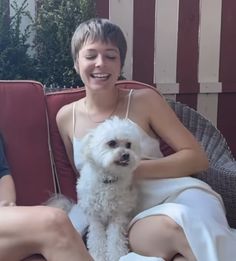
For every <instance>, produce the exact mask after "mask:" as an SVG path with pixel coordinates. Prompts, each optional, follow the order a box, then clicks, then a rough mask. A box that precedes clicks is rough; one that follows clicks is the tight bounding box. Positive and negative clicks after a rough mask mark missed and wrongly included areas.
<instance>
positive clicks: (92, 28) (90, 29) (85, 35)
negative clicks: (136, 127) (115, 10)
mask: <svg viewBox="0 0 236 261" xmlns="http://www.w3.org/2000/svg"><path fill="white" fill-rule="evenodd" d="M98 40H100V41H102V42H105V43H108V42H110V43H112V44H113V45H114V46H116V47H117V48H118V49H119V52H120V61H121V68H122V67H123V66H124V63H125V57H126V52H127V43H126V39H125V36H124V34H123V32H122V30H121V29H120V27H119V26H118V25H116V24H113V23H112V22H111V21H109V20H108V19H103V18H92V19H90V20H88V21H85V22H83V23H81V24H80V25H79V26H78V27H77V29H76V30H75V32H74V34H73V36H72V40H71V53H72V57H73V61H74V63H75V61H76V58H77V55H78V52H79V51H80V50H81V48H82V47H83V45H84V44H85V43H87V42H88V41H91V42H94V41H98Z"/></svg>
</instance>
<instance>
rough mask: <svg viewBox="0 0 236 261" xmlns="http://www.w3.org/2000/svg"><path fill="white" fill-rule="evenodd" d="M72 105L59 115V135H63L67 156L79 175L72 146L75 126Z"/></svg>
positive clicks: (59, 112)
mask: <svg viewBox="0 0 236 261" xmlns="http://www.w3.org/2000/svg"><path fill="white" fill-rule="evenodd" d="M71 107H72V106H71V104H69V105H65V106H63V107H62V108H61V109H60V110H59V111H58V113H57V116H56V122H57V126H58V130H59V133H60V135H61V138H62V141H63V143H64V146H65V150H66V154H67V156H68V159H69V161H70V164H71V166H72V168H73V170H74V172H75V173H78V172H77V170H76V168H75V165H74V160H73V146H72V140H71V139H72V136H73V134H72V133H73V124H72V112H71Z"/></svg>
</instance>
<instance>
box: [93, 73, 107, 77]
mask: <svg viewBox="0 0 236 261" xmlns="http://www.w3.org/2000/svg"><path fill="white" fill-rule="evenodd" d="M92 76H93V77H94V78H107V77H108V76H109V74H107V73H93V74H92Z"/></svg>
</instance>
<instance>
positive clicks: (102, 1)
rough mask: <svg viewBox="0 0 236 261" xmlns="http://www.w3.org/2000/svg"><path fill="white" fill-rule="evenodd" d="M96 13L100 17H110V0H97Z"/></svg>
mask: <svg viewBox="0 0 236 261" xmlns="http://www.w3.org/2000/svg"><path fill="white" fill-rule="evenodd" d="M96 13H97V16H98V17H101V18H109V0H96Z"/></svg>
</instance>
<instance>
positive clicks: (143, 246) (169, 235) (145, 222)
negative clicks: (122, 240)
mask: <svg viewBox="0 0 236 261" xmlns="http://www.w3.org/2000/svg"><path fill="white" fill-rule="evenodd" d="M129 243H130V247H131V249H132V251H133V252H136V253H138V254H141V255H144V256H157V257H162V258H163V259H164V260H166V261H170V260H175V261H177V260H178V259H173V258H174V257H175V256H176V255H177V254H180V256H182V257H183V258H185V259H182V260H186V261H196V259H195V257H194V255H193V253H192V250H191V248H190V246H189V244H188V241H187V239H186V237H185V234H184V232H183V230H182V228H181V227H180V226H179V225H177V224H176V223H175V222H174V221H173V220H172V219H171V218H169V217H168V216H164V215H157V216H150V217H146V218H144V219H141V220H139V221H137V222H136V223H135V224H134V225H133V226H132V228H131V230H130V233H129ZM177 257H178V256H177ZM179 260H181V259H179Z"/></svg>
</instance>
